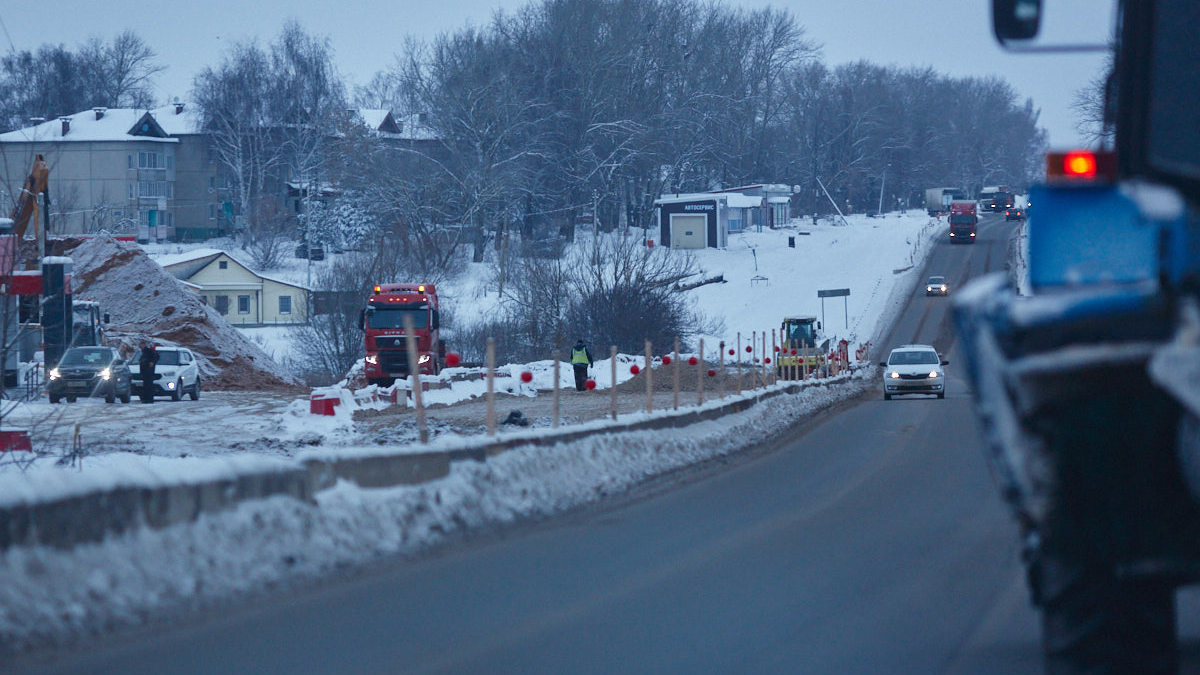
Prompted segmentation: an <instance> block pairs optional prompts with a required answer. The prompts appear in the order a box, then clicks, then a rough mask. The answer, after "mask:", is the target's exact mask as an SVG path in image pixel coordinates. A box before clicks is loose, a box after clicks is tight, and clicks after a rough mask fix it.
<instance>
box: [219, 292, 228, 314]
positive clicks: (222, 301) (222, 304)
mask: <svg viewBox="0 0 1200 675" xmlns="http://www.w3.org/2000/svg"><path fill="white" fill-rule="evenodd" d="M217 311H218V312H220V313H221V314H222V315H225V314H228V313H229V296H228V295H218V296H217Z"/></svg>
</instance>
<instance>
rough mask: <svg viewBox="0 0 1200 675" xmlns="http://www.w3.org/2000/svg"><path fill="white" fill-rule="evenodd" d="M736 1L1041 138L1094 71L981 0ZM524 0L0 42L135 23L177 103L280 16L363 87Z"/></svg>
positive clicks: (35, 14)
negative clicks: (433, 43) (400, 61)
mask: <svg viewBox="0 0 1200 675" xmlns="http://www.w3.org/2000/svg"><path fill="white" fill-rule="evenodd" d="M726 2H728V3H729V4H734V5H739V6H742V7H746V8H758V7H764V6H768V5H770V6H774V7H777V8H784V9H788V10H790V11H791V12H792V13H793V14H794V15H795V16H796V18H797V19H798V21H799V23H800V24H801V25H802V26H804V27H805V29H806V30H807V33H808V36H809V37H810V38H812V39H813V40H814V41H816V42H818V43H820V44H821V45H822V55H823V58H824V61H825V63H827V64H829V65H836V64H839V63H845V62H847V61H854V60H858V59H866V60H868V61H873V62H876V63H880V64H897V65H901V66H932V67H933V68H935V69H936V70H938V71H941V72H943V73H947V74H950V75H958V76H964V75H998V76H1002V77H1004V78H1006V79H1008V81H1009V82H1011V83H1012V85H1013V86H1014V88H1015V89H1016V90H1017V92H1019V93H1020V94H1021V95H1022V96H1029V97H1032V98H1033V101H1034V105H1035V106H1036V107H1037V108H1040V109H1041V113H1042V114H1041V124H1042V126H1044V127H1045V128H1046V129H1047V131H1048V132H1049V134H1050V144H1051V146H1052V147H1055V148H1064V147H1068V146H1072V145H1076V144H1078V143H1079V140H1078V138H1077V134H1076V132H1075V129H1074V123H1075V118H1074V116H1073V114H1072V113H1071V111H1070V109H1069V108H1068V106H1069V104H1070V102H1071V98H1072V96H1073V95H1074V92H1075V91H1076V90H1078V89H1079V88H1081V87H1083V86H1085V85H1086V84H1087V82H1088V80H1089V79H1090V78H1091V77H1093V75H1095V74H1096V73H1097V72H1098V70H1099V68H1100V64H1101V61H1102V58H1101V56H1100V55H1099V54H1071V55H1061V54H1056V55H1033V54H1008V53H1005V52H1004V51H1002V50H1001V49H1000V48H999V47H998V46H997V45H996V44H995V41H994V40H993V39H992V36H991V29H990V23H989V22H990V10H989V6H990V0H826V1H824V2H816V1H813V0H783V1H782V2H770V3H768V2H760V1H758V0H726ZM524 4H526V2H525V0H438V1H437V2H428V1H427V0H422V1H420V2H414V1H413V0H350V1H348V2H331V1H330V0H286V1H285V0H251V1H247V0H200V1H196V0H189V1H187V2H178V3H177V2H168V3H145V2H134V1H133V0H86V1H81V0H61V1H60V2H56V3H52V4H49V5H45V4H38V3H20V2H9V3H5V5H6V8H4V9H0V21H2V22H3V25H4V28H6V29H7V30H6V33H7V34H6V35H3V34H0V47H2V48H3V51H5V52H7V51H9V50H10V49H12V48H13V47H15V48H16V49H18V50H26V49H28V50H34V49H36V48H37V47H38V46H39V45H42V44H45V43H61V44H65V45H67V46H68V47H72V48H74V47H76V46H77V45H78V44H79V43H81V42H82V41H84V40H85V39H87V38H88V37H90V36H99V37H101V38H104V39H106V40H107V39H111V38H112V37H113V36H114V35H115V34H117V33H118V32H120V31H121V30H124V29H126V28H130V29H133V30H134V31H136V32H137V33H138V34H139V35H140V36H141V37H142V39H144V40H145V41H146V42H147V43H148V44H149V45H150V47H151V48H152V49H153V50H154V51H155V52H156V53H157V54H158V57H159V60H160V62H162V63H163V64H165V65H166V66H167V70H166V72H164V73H162V74H161V75H159V76H158V79H157V83H158V86H159V92H160V93H161V96H162V102H167V101H169V100H173V99H174V98H176V97H178V98H179V99H181V100H187V98H188V92H189V91H190V89H191V82H192V78H193V77H194V76H195V74H196V73H197V72H199V71H200V69H202V68H203V67H204V66H206V65H216V64H217V63H218V62H219V58H220V54H221V52H222V51H223V49H224V47H225V45H228V44H231V43H234V42H237V41H241V40H245V39H248V38H255V37H257V38H259V39H260V40H261V41H262V42H263V43H266V42H269V41H270V40H271V39H272V38H273V37H274V36H275V35H276V34H277V33H278V32H279V30H280V28H281V26H282V25H283V22H284V20H285V19H287V18H295V19H297V20H298V21H299V22H300V23H301V25H302V26H304V28H305V29H306V30H307V31H308V32H310V33H313V34H316V35H324V36H327V37H329V39H330V40H331V42H332V44H333V47H334V49H335V51H336V57H337V63H338V67H339V69H340V70H341V71H342V74H343V76H345V77H346V79H347V80H348V81H349V82H352V83H354V84H365V83H366V82H367V80H369V79H370V78H371V76H372V75H373V74H374V73H375V72H377V71H379V70H381V69H383V68H385V67H386V66H387V65H388V64H390V63H391V62H392V56H393V54H394V53H396V52H397V51H398V50H399V48H400V45H401V43H402V41H403V39H404V37H405V36H409V35H411V36H415V37H417V38H420V39H429V38H432V37H433V36H436V35H438V34H439V33H443V32H446V31H451V30H454V29H457V28H461V27H463V26H465V25H468V24H472V25H476V26H480V25H484V24H486V23H487V22H488V21H489V19H490V18H491V16H492V14H493V12H494V11H495V10H497V9H504V10H505V11H512V10H515V9H517V8H519V7H521V6H522V5H524ZM1044 4H1046V5H1048V8H1047V11H1048V15H1047V17H1046V25H1045V31H1044V35H1045V36H1046V38H1047V39H1052V40H1053V39H1057V41H1070V42H1078V41H1080V40H1088V41H1091V42H1102V41H1103V40H1104V37H1105V35H1106V33H1107V31H1108V29H1109V27H1110V26H1111V14H1112V9H1111V8H1112V5H1113V2H1112V0H1047V1H1046V3H1044Z"/></svg>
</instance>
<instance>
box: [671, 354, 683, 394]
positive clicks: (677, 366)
mask: <svg viewBox="0 0 1200 675" xmlns="http://www.w3.org/2000/svg"><path fill="white" fill-rule="evenodd" d="M671 358H673V359H674V360H673V361H671V363H674V364H675V371H674V373H675V383H674V384H673V385H672V393H673V394H674V397H675V410H679V370H680V369H681V368H682V367H683V364H682V363H680V362H679V338H675V355H674V356H673V357H671Z"/></svg>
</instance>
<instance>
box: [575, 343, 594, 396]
mask: <svg viewBox="0 0 1200 675" xmlns="http://www.w3.org/2000/svg"><path fill="white" fill-rule="evenodd" d="M571 366H572V367H573V368H575V391H583V390H584V388H585V386H586V384H587V371H588V368H590V367H591V366H592V350H590V349H588V348H587V345H585V344H583V339H582V338H580V339H579V340H577V341H576V342H575V346H574V347H572V348H571Z"/></svg>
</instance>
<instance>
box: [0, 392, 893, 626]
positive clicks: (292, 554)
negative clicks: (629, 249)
mask: <svg viewBox="0 0 1200 675" xmlns="http://www.w3.org/2000/svg"><path fill="white" fill-rule="evenodd" d="M873 384H874V383H873V382H866V381H863V382H862V383H861V384H860V385H858V386H854V385H851V386H838V387H813V388H809V389H805V390H804V391H802V392H800V393H798V394H793V395H781V396H778V397H776V398H773V399H771V400H769V401H765V402H763V403H762V404H761V405H757V406H754V407H753V408H751V409H750V410H748V411H746V412H743V413H737V414H734V415H728V416H725V417H723V418H721V420H720V421H718V422H704V423H700V424H695V425H692V426H690V427H686V428H683V429H677V430H674V431H672V432H671V433H669V434H664V433H662V432H661V431H641V432H627V433H614V434H602V435H597V436H593V437H589V438H586V439H581V440H577V441H573V442H569V443H560V444H556V445H551V446H546V447H535V446H529V447H523V448H521V449H518V450H513V451H510V452H506V453H504V454H501V455H498V456H496V457H493V458H489V460H488V461H487V462H486V463H477V462H460V463H456V464H454V465H453V468H452V470H451V474H450V475H449V476H448V477H446V478H444V479H441V480H437V481H433V482H430V483H425V484H422V485H416V486H411V487H398V488H385V489H363V488H359V487H356V486H354V485H350V484H346V483H342V484H339V485H338V486H337V487H335V488H333V489H331V490H327V491H324V492H322V493H319V494H318V496H317V501H318V505H317V506H314V505H310V504H305V503H301V502H299V501H297V500H294V499H287V498H269V499H264V500H259V501H256V502H252V503H247V504H243V505H241V506H239V507H238V508H236V509H234V510H231V511H227V512H222V513H219V514H210V515H203V516H201V517H200V518H199V519H198V520H197V521H195V522H193V523H188V524H185V525H178V526H174V527H169V528H166V529H164V530H140V531H137V532H133V533H129V534H126V535H123V536H120V537H112V538H109V539H108V540H106V541H104V542H102V543H99V544H90V545H83V546H77V547H75V548H74V549H72V550H70V551H58V550H53V549H48V548H43V547H33V548H16V549H11V550H9V551H7V552H6V553H4V554H0V578H3V579H4V580H5V583H3V584H0V643H8V644H13V645H19V644H22V643H24V644H27V645H28V644H36V643H43V642H54V641H59V640H64V639H70V638H72V637H76V636H80V635H90V634H97V633H99V632H100V631H102V630H110V629H111V628H112V627H114V626H120V625H136V624H138V623H142V622H148V621H152V620H153V619H154V617H155V615H156V612H160V611H178V610H189V609H196V608H200V607H205V606H212V605H213V604H214V603H216V602H220V601H222V600H227V599H229V598H231V597H235V596H237V595H239V594H243V593H248V592H253V591H256V590H258V589H261V588H263V587H265V586H268V585H276V584H279V583H287V582H296V581H300V580H303V579H313V578H317V577H319V576H320V575H323V574H328V573H330V572H333V571H335V570H339V569H344V567H345V566H347V565H363V564H367V563H370V562H371V561H374V560H379V559H381V558H384V557H387V556H393V555H396V554H412V553H417V552H420V551H423V550H427V549H429V548H430V547H432V546H436V545H437V544H439V543H442V542H445V541H446V540H447V538H448V537H449V536H451V535H452V534H453V533H455V532H458V531H461V530H464V529H467V528H479V527H490V526H497V525H503V524H507V523H512V522H516V521H519V520H523V519H527V518H534V517H544V516H548V515H553V514H556V513H561V512H562V511H564V510H566V509H570V508H573V507H577V506H579V505H583V504H588V503H593V502H597V501H600V500H602V499H604V498H605V496H606V495H609V494H614V493H618V492H620V491H623V490H625V489H628V488H629V487H631V486H633V485H636V484H638V483H641V482H644V481H645V480H647V479H649V478H651V477H653V476H657V475H662V474H664V473H667V472H670V471H672V470H674V469H677V468H680V467H683V466H688V465H692V464H696V463H699V462H703V461H706V460H708V459H712V458H715V457H720V456H726V455H730V454H732V453H736V452H738V451H741V450H744V449H746V448H749V447H754V446H756V445H758V444H760V443H762V442H764V441H766V440H767V439H769V438H771V437H772V436H773V435H775V434H777V433H778V432H779V431H780V429H781V428H783V427H785V426H786V425H789V424H793V423H795V422H797V421H799V420H800V419H801V418H802V417H803V416H805V415H809V414H812V413H813V412H815V411H817V410H819V409H821V408H823V407H826V406H829V405H832V404H833V403H835V402H837V401H841V400H845V399H847V398H850V397H853V396H856V395H858V394H859V393H860V392H861V391H862V387H864V386H872V385H873Z"/></svg>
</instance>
